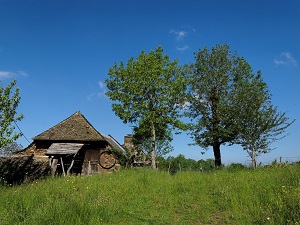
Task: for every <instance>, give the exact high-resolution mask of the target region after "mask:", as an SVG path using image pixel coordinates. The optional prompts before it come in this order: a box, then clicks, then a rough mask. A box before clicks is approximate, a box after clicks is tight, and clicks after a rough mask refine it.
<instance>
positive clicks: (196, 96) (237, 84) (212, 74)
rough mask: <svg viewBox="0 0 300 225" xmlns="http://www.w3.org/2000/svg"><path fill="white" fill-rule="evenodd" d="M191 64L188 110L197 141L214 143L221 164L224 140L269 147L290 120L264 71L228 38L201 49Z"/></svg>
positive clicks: (262, 149)
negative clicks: (233, 49) (279, 107)
mask: <svg viewBox="0 0 300 225" xmlns="http://www.w3.org/2000/svg"><path fill="white" fill-rule="evenodd" d="M192 67H193V71H192V73H191V76H190V77H189V88H188V102H189V105H188V107H187V110H186V116H187V117H189V118H191V123H190V124H189V127H190V134H191V137H192V138H193V140H194V144H196V145H199V146H201V147H203V148H208V147H209V146H212V147H213V151H214V156H215V165H216V166H217V167H220V166H221V151H220V146H221V145H224V144H241V145H242V146H243V147H244V148H245V149H246V150H250V151H251V152H252V153H253V152H255V154H259V153H261V152H268V151H269V150H270V149H269V148H268V146H269V144H270V143H271V142H273V141H274V140H276V139H277V137H278V135H280V134H282V133H283V132H284V130H285V129H286V128H287V127H288V126H289V125H290V124H291V123H288V122H287V120H288V118H286V117H285V113H283V114H282V113H278V112H277V108H275V107H273V106H272V104H271V98H270V94H269V91H268V88H267V85H266V83H265V82H264V81H263V79H262V77H261V74H260V72H259V71H258V73H257V74H254V73H253V71H252V69H251V66H250V65H249V64H248V63H247V62H246V61H245V59H244V58H242V57H239V56H237V54H236V53H232V52H231V51H230V50H229V46H228V45H227V44H224V45H216V46H215V47H213V48H212V50H211V51H209V50H208V49H207V48H204V49H203V50H199V51H198V52H197V53H195V63H194V64H193V66H192ZM252 155H253V154H251V156H252Z"/></svg>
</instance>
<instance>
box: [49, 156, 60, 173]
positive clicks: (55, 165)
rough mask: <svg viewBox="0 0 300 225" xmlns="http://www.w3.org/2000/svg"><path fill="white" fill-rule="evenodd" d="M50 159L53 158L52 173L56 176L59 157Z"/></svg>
mask: <svg viewBox="0 0 300 225" xmlns="http://www.w3.org/2000/svg"><path fill="white" fill-rule="evenodd" d="M51 159H52V160H51ZM50 160H51V165H50V166H51V175H52V177H54V175H55V172H56V169H57V162H58V159H54V158H50Z"/></svg>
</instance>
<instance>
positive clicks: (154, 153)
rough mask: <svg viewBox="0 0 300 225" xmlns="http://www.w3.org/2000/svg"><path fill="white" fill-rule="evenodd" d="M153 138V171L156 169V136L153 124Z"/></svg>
mask: <svg viewBox="0 0 300 225" xmlns="http://www.w3.org/2000/svg"><path fill="white" fill-rule="evenodd" d="M151 134H152V135H151V136H152V143H151V148H152V149H151V167H152V169H156V162H155V158H156V152H155V142H156V134H155V127H154V124H153V123H151Z"/></svg>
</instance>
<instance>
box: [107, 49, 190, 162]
mask: <svg viewBox="0 0 300 225" xmlns="http://www.w3.org/2000/svg"><path fill="white" fill-rule="evenodd" d="M185 80H186V79H185V69H184V67H181V66H179V65H178V61H177V60H175V61H171V60H170V59H169V56H168V55H163V48H162V47H161V46H159V47H157V48H156V50H155V51H153V50H152V51H150V52H149V53H148V54H147V53H146V52H145V51H142V52H141V53H140V55H139V56H138V57H137V58H133V57H131V58H130V59H129V60H128V61H127V63H126V64H125V63H124V62H120V63H119V64H117V63H115V64H114V66H113V67H111V68H110V69H109V78H108V79H106V80H105V82H106V84H107V87H108V92H107V93H106V95H107V96H108V97H109V98H110V99H111V100H112V101H113V104H112V108H113V111H114V112H115V114H116V115H117V116H118V117H119V118H120V119H121V120H122V121H123V122H124V123H133V124H135V125H136V126H137V127H138V128H137V129H138V130H139V132H140V133H144V134H146V136H148V137H149V136H150V137H151V150H150V153H151V165H152V167H153V168H155V167H156V163H155V157H156V142H157V140H162V139H161V138H163V137H167V136H166V135H165V134H167V133H168V132H164V131H162V129H164V130H168V129H170V128H171V127H179V126H180V124H181V123H180V121H179V119H178V118H179V113H178V106H179V105H182V101H183V99H184V98H183V97H182V96H183V95H184V94H185V87H186V85H185ZM143 126H146V127H147V129H144V128H143ZM146 130H147V132H146V133H145V131H146ZM162 134H163V135H162ZM157 136H159V137H160V139H157Z"/></svg>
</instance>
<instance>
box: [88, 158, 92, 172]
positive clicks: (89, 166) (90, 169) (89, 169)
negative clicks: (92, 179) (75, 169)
mask: <svg viewBox="0 0 300 225" xmlns="http://www.w3.org/2000/svg"><path fill="white" fill-rule="evenodd" d="M91 172H92V168H91V161H89V165H88V175H90V173H91Z"/></svg>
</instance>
